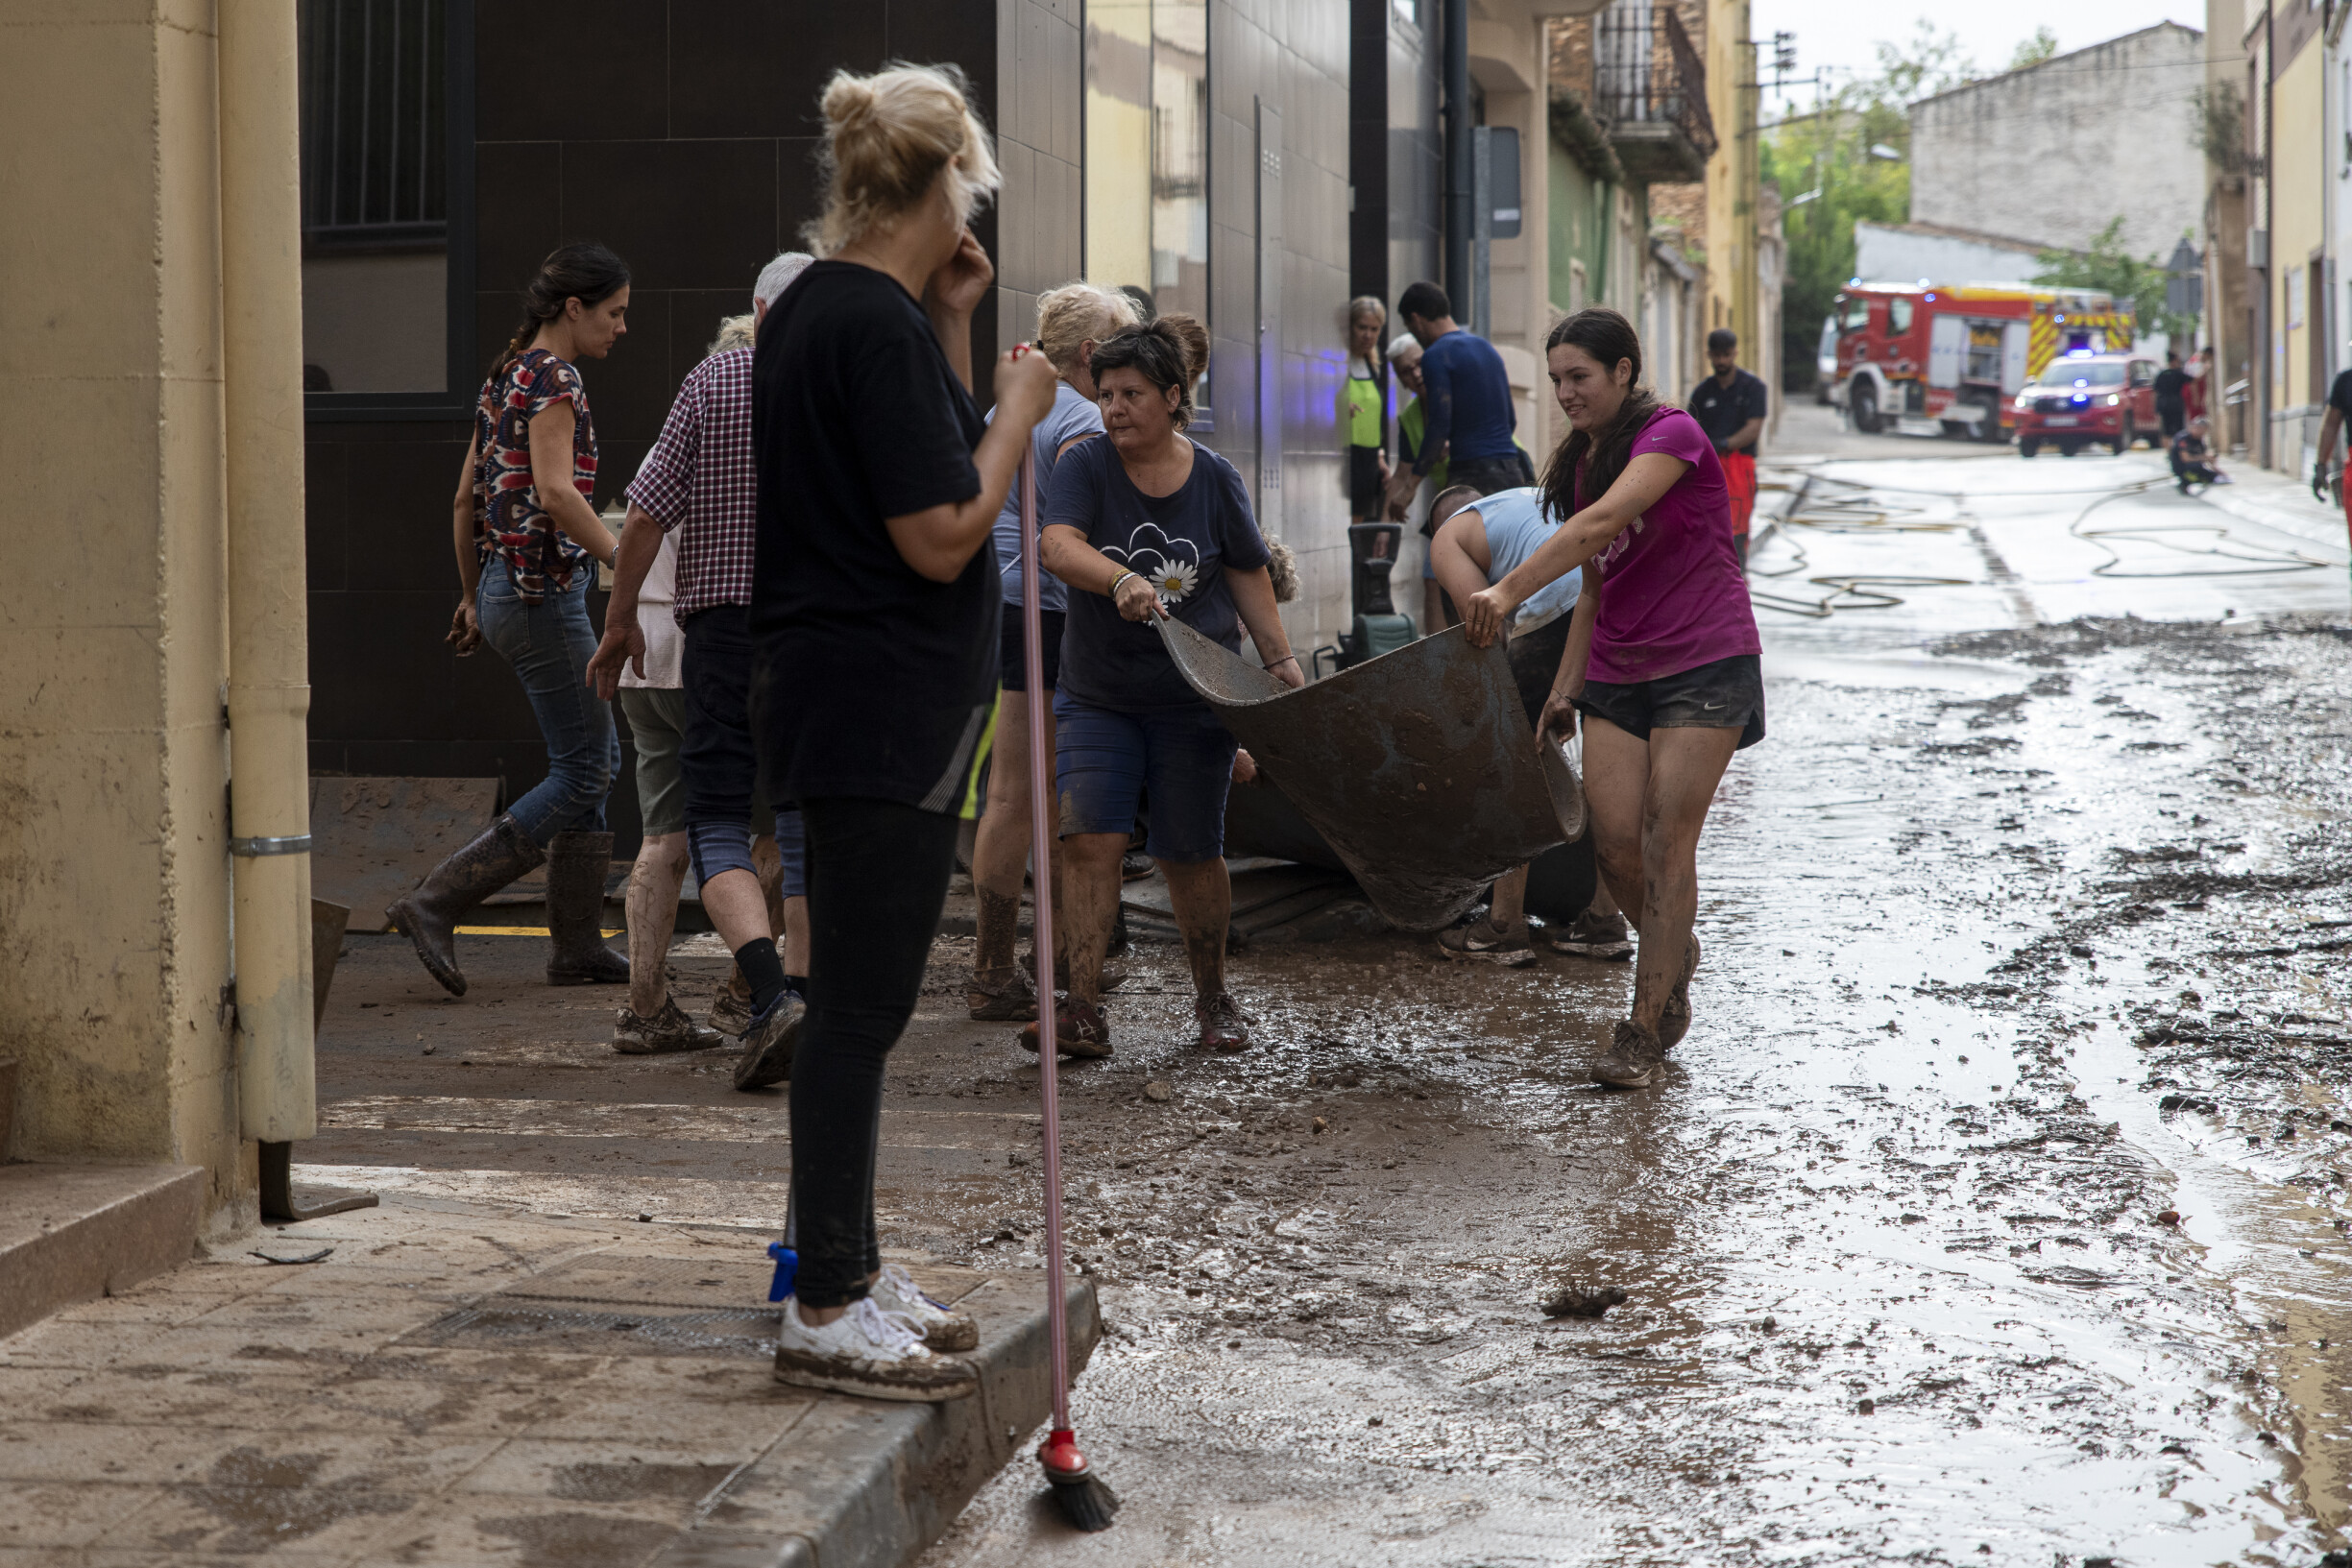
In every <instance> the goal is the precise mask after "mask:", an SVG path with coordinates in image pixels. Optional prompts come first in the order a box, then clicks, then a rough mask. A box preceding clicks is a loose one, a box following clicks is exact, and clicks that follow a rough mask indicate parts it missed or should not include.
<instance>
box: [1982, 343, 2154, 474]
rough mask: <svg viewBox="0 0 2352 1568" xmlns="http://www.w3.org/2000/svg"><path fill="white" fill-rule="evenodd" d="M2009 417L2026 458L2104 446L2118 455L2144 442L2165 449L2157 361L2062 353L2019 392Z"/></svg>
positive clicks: (2089, 353) (2114, 355)
mask: <svg viewBox="0 0 2352 1568" xmlns="http://www.w3.org/2000/svg"><path fill="white" fill-rule="evenodd" d="M2009 419H2010V421H2011V422H2013V424H2014V425H2015V428H2016V430H2017V449H2018V452H2019V454H2020V455H2021V456H2025V457H2031V456H2033V455H2034V454H2035V453H2036V452H2038V451H2040V450H2041V449H2042V448H2043V447H2044V446H2055V447H2057V448H2058V453H2059V455H2060V456H2062V457H2072V456H2073V455H2074V454H2075V453H2076V452H2078V451H2080V450H2082V449H2083V448H2084V447H2085V446H2091V445H2093V444H2095V443H2101V442H2103V443H2105V444H2106V446H2108V447H2109V448H2110V449H2111V450H2113V451H2115V452H2117V453H2119V454H2120V453H2122V450H2123V449H2124V448H2125V447H2127V446H2130V445H2131V444H2132V443H2133V442H2135V441H2141V440H2145V441H2146V443H2147V444H2148V445H2149V446H2159V447H2160V446H2163V445H2164V424H2163V422H2162V421H2161V420H2160V419H2159V418H2158V417H2157V414H2156V362H2155V361H2154V360H2152V359H2134V358H2132V357H2131V356H2130V355H2129V354H2095V353H2091V352H2088V351H2086V350H2077V351H2075V352H2073V353H2068V354H2061V355H2059V356H2058V357H2057V358H2056V359H2053V360H2051V361H2050V362H2049V365H2047V366H2045V367H2044V368H2043V371H2042V374H2039V375H2037V376H2035V377H2034V378H2033V379H2032V380H2030V381H2028V382H2026V383H2025V386H2023V387H2021V388H2019V389H2018V393H2017V396H2016V398H2013V399H2012V400H2011V404H2010V411H2009Z"/></svg>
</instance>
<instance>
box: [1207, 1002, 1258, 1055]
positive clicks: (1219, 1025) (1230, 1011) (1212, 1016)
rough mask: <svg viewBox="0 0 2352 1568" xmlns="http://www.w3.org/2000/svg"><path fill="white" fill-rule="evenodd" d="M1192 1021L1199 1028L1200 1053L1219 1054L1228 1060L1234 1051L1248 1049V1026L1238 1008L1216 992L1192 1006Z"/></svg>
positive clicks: (1238, 1005) (1238, 1006)
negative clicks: (1204, 1051) (1196, 1023)
mask: <svg viewBox="0 0 2352 1568" xmlns="http://www.w3.org/2000/svg"><path fill="white" fill-rule="evenodd" d="M1193 1018H1194V1019H1195V1020H1196V1021H1197V1022H1198V1023H1199V1024H1200V1046H1201V1049H1204V1050H1216V1051H1223V1052H1224V1054H1226V1055H1228V1056H1230V1055H1232V1054H1233V1053H1234V1052H1235V1051H1237V1050H1248V1049H1249V1022H1248V1021H1247V1020H1246V1019H1244V1018H1243V1017H1242V1010H1241V1007H1240V1004H1239V1003H1237V1002H1235V1001H1234V1000H1233V998H1232V997H1231V996H1230V995H1229V994H1227V993H1225V992H1224V991H1220V992H1218V993H1217V994H1216V995H1214V996H1208V997H1202V998H1200V1000H1199V1001H1195V1002H1194V1003H1193Z"/></svg>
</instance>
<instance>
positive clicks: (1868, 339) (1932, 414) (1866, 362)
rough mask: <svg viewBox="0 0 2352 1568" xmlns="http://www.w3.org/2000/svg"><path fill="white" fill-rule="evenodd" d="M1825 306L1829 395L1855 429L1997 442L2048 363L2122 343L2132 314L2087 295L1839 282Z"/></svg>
mask: <svg viewBox="0 0 2352 1568" xmlns="http://www.w3.org/2000/svg"><path fill="white" fill-rule="evenodd" d="M1833 309H1834V312H1835V314H1834V315H1833V316H1832V317H1831V320H1833V321H1834V322H1835V323H1836V326H1837V383H1836V385H1837V393H1836V396H1837V400H1838V402H1839V404H1840V405H1841V406H1842V407H1844V408H1845V409H1846V410H1847V411H1848V412H1849V413H1850V414H1851V415H1852V417H1853V420H1854V427H1855V429H1857V430H1864V431H1876V430H1884V429H1891V428H1900V429H1903V430H1905V431H1908V432H1911V433H1915V434H1920V435H1932V434H1939V433H1940V434H1943V435H1946V436H1952V437H1955V438H1960V439H1965V440H1972V441H2007V440H2008V439H2009V436H2010V433H2011V430H2012V428H2013V427H2014V424H2015V418H2016V416H2015V413H2014V411H2013V409H2012V407H2011V401H2010V400H2011V398H2013V397H2014V396H2015V395H2016V393H2017V390H2018V389H2019V388H2020V387H2023V386H2024V385H2025V383H2026V382H2027V381H2030V380H2032V379H2033V378H2034V377H2035V376H2036V375H2038V374H2041V372H2042V368H2043V367H2044V366H2046V365H2048V364H2049V362H2050V361H2051V360H2052V359H2054V358H2056V357H2057V356H2058V355H2059V354H2062V353H2067V352H2070V351H2082V350H2087V351H2089V352H2092V353H2107V352H2112V351H2119V350H2126V349H2129V348H2130V347H2131V336H2132V315H2131V312H2130V311H2129V310H2128V309H2118V308H2117V306H2116V303H2115V299H2114V297H2113V296H2112V295H2108V294H2105V293H2101V292H2099V291H2097V290H2095V289H2049V288H2025V287H2018V286H2012V285H2000V284H1976V283H1963V284H1959V285H1956V286H1955V285H1951V284H1938V283H1849V284H1847V285H1846V287H1845V289H1844V291H1843V292H1841V293H1840V294H1839V295H1838V297H1837V302H1836V304H1835V306H1834V307H1833Z"/></svg>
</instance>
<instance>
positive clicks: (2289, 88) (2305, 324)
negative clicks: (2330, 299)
mask: <svg viewBox="0 0 2352 1568" xmlns="http://www.w3.org/2000/svg"><path fill="white" fill-rule="evenodd" d="M2325 55H2326V51H2325V50H2323V49H2322V48H2320V46H2319V41H2318V40H2317V39H2316V38H2315V39H2313V40H2311V41H2310V42H2308V43H2306V44H2304V45H2303V48H2302V51H2301V52H2300V53H2299V54H2297V55H2296V56H2295V58H2294V59H2293V60H2291V62H2289V64H2288V66H2287V69H2286V70H2285V71H2284V72H2282V73H2281V74H2280V76H2279V79H2278V82H2277V84H2275V85H2274V86H2273V87H2272V89H2271V93H2272V97H2271V104H2272V112H2273V113H2274V114H2275V115H2276V116H2277V119H2278V128H2277V131H2276V133H2274V134H2273V136H2272V137H2271V160H2272V164H2273V167H2272V168H2271V170H2270V178H2271V180H2272V181H2274V182H2275V185H2276V189H2277V196H2276V199H2275V200H2274V201H2273V202H2272V204H2271V211H2272V222H2273V223H2274V224H2275V225H2276V226H2277V227H2276V228H2275V229H2273V231H2272V232H2271V235H2270V326H2271V331H2270V374H2271V376H2272V382H2271V386H2272V398H2271V403H2270V406H2271V407H2272V408H2273V409H2280V410H2284V409H2289V408H2293V407H2296V406H2298V405H2300V404H2305V403H2316V402H2318V401H2320V400H2321V399H2323V398H2326V397H2327V390H2328V389H2327V388H2326V387H2324V386H2314V385H2313V384H2312V377H2311V357H2312V350H2311V339H2312V334H2313V333H2314V332H2315V331H2318V330H2320V329H2321V328H2322V325H2323V321H2324V301H2321V300H2316V299H2313V298H2310V297H2309V296H2310V293H2311V291H2310V289H2309V287H2308V282H2306V284H2305V285H2304V294H2305V297H2304V301H2303V305H2302V309H2301V311H2300V312H2299V317H2300V319H2299V321H2297V320H2296V314H2294V313H2291V311H2290V308H2289V302H2290V296H2291V293H2292V290H2293V285H2292V284H2291V281H2290V279H2291V275H2293V274H2295V273H2302V274H2303V275H2304V277H2305V278H2306V279H2307V280H2308V277H2309V275H2310V261H2311V254H2312V252H2314V251H2315V250H2316V249H2318V247H2319V242H2320V238H2321V235H2322V233H2323V232H2324V230H2323V229H2322V217H2321V211H2320V206H2319V201H2318V194H2317V193H2318V191H2319V187H2320V181H2321V177H2322V174H2323V171H2322V169H2321V167H2320V159H2321V157H2322V153H2323V149H2322V148H2321V146H2320V142H2319V136H2318V127H2319V123H2320V119H2319V115H2320V101H2319V95H2320V89H2321V84H2322V83H2321V74H2320V73H2321V70H2322V68H2323V60H2324V59H2325ZM2291 323H2293V325H2290V324H2291ZM2282 346H2283V347H2284V349H2285V355H2284V363H2283V364H2282V363H2281V355H2280V352H2279V350H2280V349H2281V348H2282ZM2274 434H2275V436H2276V437H2277V438H2278V439H2277V446H2275V447H2274V448H2273V449H2274V451H2275V452H2276V454H2277V456H2276V459H2275V461H2276V464H2277V466H2278V467H2279V468H2282V469H2287V470H2295V469H2297V468H2298V467H2299V466H2300V463H2301V441H2302V431H2301V427H2300V426H2299V425H2298V424H2296V423H2295V422H2292V421H2289V422H2286V423H2285V424H2282V425H2280V426H2278V427H2277V430H2276V431H2275V432H2274Z"/></svg>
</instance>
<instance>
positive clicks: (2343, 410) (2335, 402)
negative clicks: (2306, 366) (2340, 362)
mask: <svg viewBox="0 0 2352 1568" xmlns="http://www.w3.org/2000/svg"><path fill="white" fill-rule="evenodd" d="M2347 420H2352V371H2343V372H2340V373H2339V374H2338V375H2337V377H2336V384H2335V385H2334V386H2332V387H2330V388H2328V395H2327V413H2326V414H2325V415H2324V416H2322V417H2321V419H2320V421H2319V450H2318V452H2317V453H2316V455H2315V456H2314V457H2313V459H2312V466H2311V493H2312V494H2313V495H2316V496H2317V497H2318V498H2319V503H2320V504H2321V505H2322V506H2325V505H2328V504H2329V499H2328V490H2327V485H2328V480H2329V479H2331V478H2332V477H2334V475H2335V468H2334V464H2335V461H2336V437H2337V436H2338V435H2339V434H2340V433H2341V432H2342V430H2343V428H2344V424H2345V422H2346V421H2347ZM2342 505H2343V509H2344V523H2345V526H2346V527H2347V528H2352V485H2346V486H2344V487H2343V495H2342Z"/></svg>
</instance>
